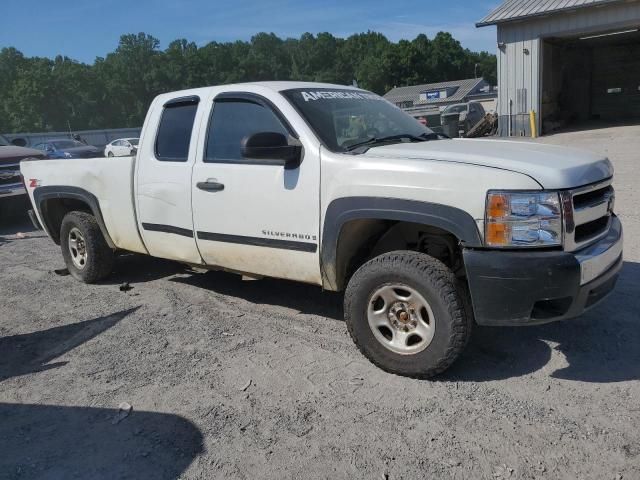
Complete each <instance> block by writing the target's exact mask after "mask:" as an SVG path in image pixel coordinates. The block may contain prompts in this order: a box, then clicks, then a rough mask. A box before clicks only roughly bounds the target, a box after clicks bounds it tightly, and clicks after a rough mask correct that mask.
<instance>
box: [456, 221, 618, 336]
mask: <svg viewBox="0 0 640 480" xmlns="http://www.w3.org/2000/svg"><path fill="white" fill-rule="evenodd" d="M622 243H623V234H622V224H621V223H620V220H619V219H618V218H617V217H614V218H613V220H612V223H611V228H610V230H609V232H608V234H607V235H606V236H605V237H604V238H602V239H601V240H599V241H598V242H596V243H595V244H593V245H590V246H588V247H586V248H584V249H582V250H580V251H578V252H574V253H569V252H562V251H543V252H539V251H538V252H535V251H495V250H471V249H467V250H465V251H464V261H465V266H466V269H467V278H468V281H469V288H470V290H471V297H472V302H473V309H474V313H475V318H476V322H477V323H478V324H480V325H534V324H540V323H547V322H553V321H556V320H564V319H568V318H573V317H576V316H578V315H580V314H582V313H583V312H584V311H585V310H586V309H588V308H590V307H592V306H594V305H595V304H596V303H598V302H599V301H600V300H602V299H603V298H605V297H606V296H607V295H608V294H609V293H611V291H612V290H613V288H614V287H615V284H616V280H617V278H618V273H619V272H620V269H621V268H622V264H623V260H622Z"/></svg>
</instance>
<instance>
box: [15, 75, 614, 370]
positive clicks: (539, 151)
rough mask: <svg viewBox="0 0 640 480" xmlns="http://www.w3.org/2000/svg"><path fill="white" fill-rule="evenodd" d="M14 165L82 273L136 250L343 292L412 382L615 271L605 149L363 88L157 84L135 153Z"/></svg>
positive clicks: (584, 299)
mask: <svg viewBox="0 0 640 480" xmlns="http://www.w3.org/2000/svg"><path fill="white" fill-rule="evenodd" d="M21 170H22V174H23V176H24V178H25V183H26V185H27V190H28V193H29V196H30V198H31V201H32V204H33V208H34V211H35V214H36V216H37V219H38V220H39V222H40V224H41V225H42V227H43V228H44V229H45V230H46V232H47V233H48V235H49V236H50V237H51V238H52V240H53V241H54V242H56V243H58V244H60V246H61V248H62V255H63V257H64V260H65V262H66V264H67V267H68V269H69V271H70V272H71V274H72V275H73V276H74V277H76V278H77V279H78V280H80V281H83V282H86V283H93V282H97V281H99V280H100V279H102V278H104V277H105V276H106V275H108V274H109V272H110V271H111V268H112V264H113V261H114V255H115V254H116V253H117V252H118V251H128V252H138V253H142V254H148V255H152V256H155V257H160V258H166V259H171V260H176V261H179V262H183V263H185V264H189V265H196V266H199V267H203V268H210V269H224V270H228V271H232V272H237V273H239V274H243V275H247V276H249V277H253V278H260V277H263V276H269V277H277V278H285V279H289V280H295V281H299V282H305V283H310V284H314V285H318V286H320V287H322V288H323V289H326V290H332V291H342V290H345V302H344V311H345V319H346V323H347V326H348V329H349V332H350V334H351V336H352V337H353V340H354V341H355V343H356V344H357V346H358V347H359V348H360V350H361V351H362V353H363V354H364V355H365V356H366V357H367V358H369V359H370V360H371V361H372V362H373V363H375V364H376V365H378V366H380V367H381V368H383V369H385V370H387V371H389V372H393V373H396V374H400V375H406V376H411V377H419V378H426V377H430V376H433V375H435V374H438V373H440V372H442V371H444V370H445V369H446V368H447V367H449V366H450V365H451V364H452V362H453V361H454V360H455V359H456V357H458V355H459V354H460V352H461V351H462V349H463V348H464V346H465V344H466V343H467V340H468V338H469V335H470V333H471V328H472V325H473V324H474V322H475V323H477V324H480V325H530V324H538V323H544V322H549V321H553V320H560V319H568V318H572V317H575V316H577V315H580V314H581V313H582V312H583V311H584V310H585V309H587V308H589V307H591V306H593V305H594V304H595V303H597V302H598V301H600V300H601V299H603V298H604V297H605V296H606V295H607V294H608V293H610V292H611V290H612V289H613V288H614V286H615V282H616V278H617V275H618V272H619V270H620V268H621V266H622V227H621V224H620V221H619V220H618V218H617V217H616V216H615V215H614V213H613V206H614V191H613V188H612V180H613V168H612V165H611V163H610V162H609V160H608V159H606V158H602V157H599V156H596V155H593V154H590V153H585V152H581V151H576V150H569V149H565V148H560V147H555V146H547V145H538V144H534V143H527V142H513V141H502V140H449V139H446V138H443V137H442V136H439V135H436V134H434V133H433V132H431V131H430V130H429V129H428V128H426V127H425V126H423V125H421V124H420V123H418V122H417V121H415V120H414V119H413V118H411V117H410V116H408V115H406V114H405V113H403V112H402V111H401V110H400V109H398V108H396V107H395V106H393V105H391V104H390V103H388V102H387V101H386V100H384V99H382V98H380V97H379V96H377V95H375V94H372V93H370V92H367V91H364V90H360V89H357V88H353V87H344V86H337V85H326V84H316V83H299V82H266V83H250V84H240V85H227V86H217V87H209V88H199V89H193V90H187V91H181V92H175V93H169V94H165V95H160V96H158V97H157V98H156V99H155V100H154V101H153V103H152V105H151V107H150V108H149V112H148V114H147V117H146V120H145V122H144V126H143V129H142V138H141V141H140V148H139V150H138V152H137V155H136V156H135V157H114V158H97V159H77V160H76V159H66V160H64V161H58V160H45V161H23V162H22V164H21ZM283 294H285V295H286V292H283Z"/></svg>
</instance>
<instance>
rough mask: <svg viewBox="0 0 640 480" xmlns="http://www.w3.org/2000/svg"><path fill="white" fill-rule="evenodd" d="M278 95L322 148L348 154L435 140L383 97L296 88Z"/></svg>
mask: <svg viewBox="0 0 640 480" xmlns="http://www.w3.org/2000/svg"><path fill="white" fill-rule="evenodd" d="M282 94H283V95H284V96H285V97H286V98H287V99H288V100H289V101H290V102H291V103H292V104H293V106H294V107H295V108H296V109H297V110H298V111H299V112H300V114H301V115H302V116H303V117H304V119H305V120H306V121H307V123H308V124H309V125H310V126H311V128H312V129H313V130H314V132H315V133H316V135H318V137H320V140H321V141H322V142H323V143H324V145H325V146H326V147H327V148H329V149H330V150H332V151H334V152H348V151H351V150H353V148H354V147H356V146H358V145H362V144H369V145H373V144H374V143H376V142H378V143H390V142H398V143H399V142H403V141H413V140H425V139H430V138H436V137H435V134H434V133H433V131H431V130H429V129H428V128H427V127H425V126H424V125H422V124H421V123H419V122H418V121H417V120H415V119H414V118H413V117H411V116H409V115H407V114H406V113H405V112H403V111H402V110H400V109H399V108H398V107H396V106H394V105H392V104H391V103H389V102H388V101H386V100H385V99H384V98H382V97H380V96H378V95H376V94H374V93H370V92H367V91H365V90H356V89H337V88H326V89H325V88H320V89H313V88H312V89H305V88H297V89H293V90H285V91H283V92H282Z"/></svg>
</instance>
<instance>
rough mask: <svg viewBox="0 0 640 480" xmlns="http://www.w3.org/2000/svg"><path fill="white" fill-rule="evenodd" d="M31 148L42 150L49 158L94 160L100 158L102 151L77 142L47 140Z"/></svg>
mask: <svg viewBox="0 0 640 480" xmlns="http://www.w3.org/2000/svg"><path fill="white" fill-rule="evenodd" d="M33 148H35V149H37V150H42V151H43V152H45V153H46V154H47V157H49V158H95V157H101V156H102V150H100V149H99V148H97V147H94V146H93V145H85V144H84V143H82V142H78V141H77V140H66V139H63V140H48V141H46V142H42V143H38V144H37V145H34V146H33Z"/></svg>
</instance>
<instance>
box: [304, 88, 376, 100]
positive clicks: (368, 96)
mask: <svg viewBox="0 0 640 480" xmlns="http://www.w3.org/2000/svg"><path fill="white" fill-rule="evenodd" d="M300 93H301V94H302V98H303V99H304V101H305V102H310V101H311V102H312V101H316V100H333V99H336V98H337V99H343V100H347V99H355V100H384V98H382V97H380V96H378V95H376V94H375V93H367V92H355V91H351V90H333V91H316V92H300Z"/></svg>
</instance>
